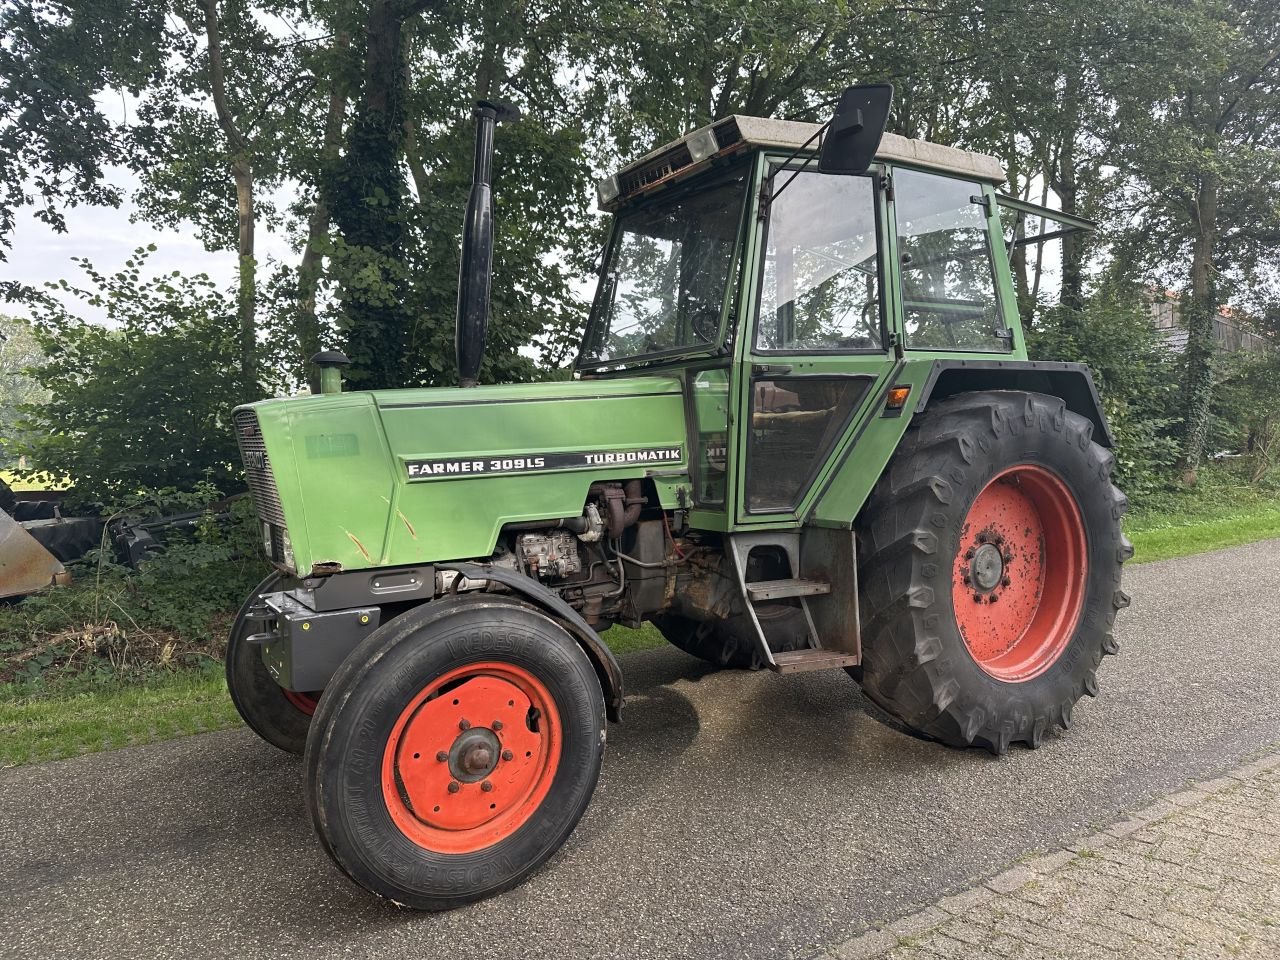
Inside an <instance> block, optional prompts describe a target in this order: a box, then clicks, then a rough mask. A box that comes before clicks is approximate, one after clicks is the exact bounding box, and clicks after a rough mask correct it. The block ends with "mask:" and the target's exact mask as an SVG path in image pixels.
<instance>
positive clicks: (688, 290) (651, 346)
mask: <svg viewBox="0 0 1280 960" xmlns="http://www.w3.org/2000/svg"><path fill="white" fill-rule="evenodd" d="M745 191H746V174H745V171H744V172H742V173H739V174H738V175H737V176H734V177H732V178H731V179H728V180H721V181H719V182H717V183H716V184H714V185H711V186H703V187H700V188H696V189H693V190H690V191H687V192H685V193H683V194H675V195H673V196H671V197H669V198H667V199H664V200H659V201H658V202H657V203H653V204H649V205H647V206H645V207H642V208H640V209H638V210H634V211H631V212H628V213H624V214H623V215H622V216H621V217H619V218H618V224H617V227H616V229H615V232H614V239H613V243H612V245H611V246H610V250H609V259H608V262H607V263H606V264H605V268H604V270H603V271H601V274H600V287H599V290H598V291H597V293H596V302H595V306H594V309H593V310H592V312H591V320H590V321H589V322H588V325H587V337H586V341H585V343H584V345H583V350H582V356H581V358H580V360H579V362H580V363H585V364H589V365H591V364H601V363H612V362H615V361H619V360H626V359H637V358H641V357H646V356H652V355H656V354H664V353H671V352H673V351H678V350H682V349H690V348H698V347H705V346H710V345H713V344H715V343H716V338H717V334H718V332H719V329H720V314H721V309H722V307H723V305H724V298H725V290H726V289H727V287H728V284H729V276H730V272H731V270H732V264H733V250H734V245H735V243H736V241H737V237H738V225H739V223H740V221H741V217H742V200H743V195H744V193H745Z"/></svg>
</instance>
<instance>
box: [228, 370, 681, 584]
mask: <svg viewBox="0 0 1280 960" xmlns="http://www.w3.org/2000/svg"><path fill="white" fill-rule="evenodd" d="M241 409H242V410H251V411H253V413H254V414H256V417H257V425H258V428H259V430H260V432H261V442H262V444H263V445H264V446H265V452H266V457H265V459H261V460H258V459H253V458H250V457H249V456H248V455H246V466H247V467H248V471H247V472H248V473H249V479H250V486H251V488H252V489H253V490H254V494H255V503H257V498H258V497H259V492H260V490H262V489H267V488H268V484H266V483H264V481H262V479H261V476H260V475H261V471H262V469H263V468H264V465H266V466H265V469H266V470H268V471H269V472H270V476H269V478H268V480H269V485H270V486H274V489H275V490H276V491H277V492H278V508H279V509H278V510H274V511H273V510H268V511H265V512H264V510H263V507H262V505H261V504H258V511H259V515H260V516H262V517H264V519H269V518H268V517H267V514H268V513H274V515H275V516H277V517H279V516H281V515H282V516H283V519H284V521H285V525H286V527H287V530H288V536H289V540H290V545H291V550H292V554H293V557H294V569H295V570H296V572H298V573H300V574H303V575H305V574H307V573H309V572H310V571H311V569H312V568H313V567H314V566H315V565H317V564H320V565H324V568H325V569H333V566H332V565H334V564H337V565H340V566H341V568H342V569H353V568H357V569H358V568H362V567H373V566H388V565H399V564H411V563H429V562H433V561H443V560H456V559H470V558H476V557H486V556H489V555H490V554H491V553H492V552H493V550H494V546H495V544H496V541H497V538H498V534H499V531H500V530H501V528H502V525H503V524H505V523H515V522H520V521H526V520H544V519H552V518H558V517H564V516H576V515H577V514H578V513H580V512H581V510H582V505H583V502H584V500H585V499H586V495H587V488H588V487H589V486H590V485H591V484H592V483H594V482H597V481H602V480H625V479H631V478H635V477H646V476H648V477H654V478H660V480H661V483H662V486H663V488H664V489H666V490H670V491H672V493H673V491H674V486H673V485H676V484H679V483H680V482H683V480H684V479H687V473H688V469H687V464H688V456H689V449H688V441H687V438H686V426H685V417H684V404H683V401H682V394H681V381H680V379H679V378H678V377H652V376H646V377H627V378H618V379H607V380H574V381H562V382H552V383H531V384H508V385H500V386H482V387H473V388H469V389H460V388H438V389H409V390H386V391H378V392H360V391H357V392H351V393H339V394H325V395H321V396H313V397H298V398H293V399H287V400H266V401H262V402H261V403H257V404H253V405H250V406H249V407H245V408H241ZM238 416H243V415H242V414H238ZM255 477H258V479H257V480H256V481H255ZM673 498H674V493H673ZM671 505H672V506H674V503H672V504H671Z"/></svg>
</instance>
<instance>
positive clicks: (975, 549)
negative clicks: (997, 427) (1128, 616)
mask: <svg viewBox="0 0 1280 960" xmlns="http://www.w3.org/2000/svg"><path fill="white" fill-rule="evenodd" d="M1087 573H1088V560H1087V544H1086V538H1085V529H1084V522H1083V519H1082V518H1081V514H1080V507H1079V505H1078V504H1077V503H1076V499H1075V497H1074V496H1073V495H1072V493H1071V491H1070V489H1069V488H1068V487H1067V485H1066V483H1065V482H1064V481H1063V480H1062V478H1061V477H1059V476H1058V475H1057V474H1056V473H1053V472H1052V471H1050V470H1048V469H1046V468H1044V467H1040V466H1035V465H1031V464H1023V465H1019V466H1016V467H1011V468H1009V469H1008V470H1005V471H1003V472H1002V473H999V474H997V475H996V476H995V477H994V478H992V479H991V481H990V482H989V483H987V485H986V486H985V487H983V488H982V490H981V491H979V493H978V495H977V497H975V498H974V501H973V503H972V504H971V505H970V507H969V512H968V514H967V515H966V517H965V520H964V523H963V525H962V526H961V531H960V543H959V546H958V548H957V550H956V557H955V563H954V566H953V568H952V588H951V597H952V604H953V606H954V609H955V616H956V625H957V626H958V627H959V628H960V636H961V637H962V639H963V640H964V644H965V647H966V648H967V649H968V651H969V654H970V656H972V657H973V659H974V661H975V662H976V663H977V664H978V666H979V667H981V668H982V669H983V670H984V671H985V672H986V673H987V674H989V675H990V676H992V677H995V678H996V679H997V680H1003V681H1005V682H1008V683H1021V682H1024V681H1027V680H1031V679H1033V678H1034V677H1037V676H1039V675H1040V674H1042V673H1044V672H1045V671H1046V670H1048V669H1049V668H1050V667H1051V666H1053V664H1054V663H1056V662H1057V661H1058V659H1059V657H1061V656H1062V653H1063V651H1064V650H1065V649H1066V648H1067V646H1068V644H1069V643H1070V642H1071V637H1072V636H1073V635H1074V633H1075V630H1076V626H1077V624H1078V623H1079V621H1080V612H1081V610H1082V609H1083V607H1084V593H1085V580H1086V575H1087Z"/></svg>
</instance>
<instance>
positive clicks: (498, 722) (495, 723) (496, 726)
mask: <svg viewBox="0 0 1280 960" xmlns="http://www.w3.org/2000/svg"><path fill="white" fill-rule="evenodd" d="M493 729H494V730H501V729H502V721H501V720H495V721H493Z"/></svg>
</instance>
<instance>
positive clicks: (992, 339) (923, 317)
mask: <svg viewBox="0 0 1280 960" xmlns="http://www.w3.org/2000/svg"><path fill="white" fill-rule="evenodd" d="M893 186H894V194H895V197H894V200H895V203H894V206H895V207H896V217H897V227H898V257H899V261H900V269H901V276H902V308H903V320H904V322H905V327H906V342H907V346H908V347H912V348H915V349H917V350H978V351H986V352H1007V351H1009V350H1010V349H1012V345H1013V341H1012V339H1011V338H1010V335H1009V332H1008V331H1007V330H1006V329H1005V324H1004V318H1003V315H1002V314H1001V311H1000V302H999V299H998V297H997V295H996V283H995V273H994V271H993V269H992V262H991V241H990V238H989V237H988V233H987V213H986V208H985V207H984V206H983V205H982V204H981V202H975V200H977V199H979V198H981V196H982V187H981V185H980V184H977V183H972V182H968V181H964V180H954V179H952V178H950V177H942V176H936V175H934V174H929V173H921V172H919V171H916V170H898V171H896V172H895V173H894V175H893Z"/></svg>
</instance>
